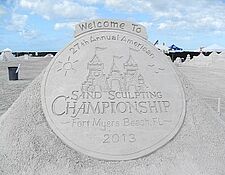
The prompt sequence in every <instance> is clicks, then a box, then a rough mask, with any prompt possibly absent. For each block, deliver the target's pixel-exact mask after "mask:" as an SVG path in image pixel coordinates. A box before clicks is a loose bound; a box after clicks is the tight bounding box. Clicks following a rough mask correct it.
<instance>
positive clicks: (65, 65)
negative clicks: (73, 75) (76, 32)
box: [57, 56, 78, 76]
mask: <svg viewBox="0 0 225 175" xmlns="http://www.w3.org/2000/svg"><path fill="white" fill-rule="evenodd" d="M70 60H71V58H70V56H69V57H68V58H67V60H66V61H63V62H62V61H58V63H59V64H60V65H61V67H60V68H59V69H58V70H57V72H59V71H64V76H66V75H67V73H68V71H70V70H74V71H75V70H76V69H74V68H73V65H74V63H76V62H78V60H75V61H73V62H71V61H70Z"/></svg>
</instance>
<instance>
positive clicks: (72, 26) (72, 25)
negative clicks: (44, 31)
mask: <svg viewBox="0 0 225 175" xmlns="http://www.w3.org/2000/svg"><path fill="white" fill-rule="evenodd" d="M76 24H77V22H62V23H55V25H54V29H55V30H60V29H72V30H75V25H76Z"/></svg>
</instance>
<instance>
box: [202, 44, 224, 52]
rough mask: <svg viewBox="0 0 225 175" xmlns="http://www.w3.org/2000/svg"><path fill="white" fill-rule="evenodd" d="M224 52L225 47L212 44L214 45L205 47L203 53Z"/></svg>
mask: <svg viewBox="0 0 225 175" xmlns="http://www.w3.org/2000/svg"><path fill="white" fill-rule="evenodd" d="M224 50H225V47H223V46H220V45H218V44H212V45H209V46H207V47H204V48H203V49H202V51H203V52H213V51H216V52H221V51H224Z"/></svg>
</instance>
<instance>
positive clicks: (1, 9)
mask: <svg viewBox="0 0 225 175" xmlns="http://www.w3.org/2000/svg"><path fill="white" fill-rule="evenodd" d="M5 13H6V12H5V9H4V7H3V6H1V5H0V16H2V15H4V14H5Z"/></svg>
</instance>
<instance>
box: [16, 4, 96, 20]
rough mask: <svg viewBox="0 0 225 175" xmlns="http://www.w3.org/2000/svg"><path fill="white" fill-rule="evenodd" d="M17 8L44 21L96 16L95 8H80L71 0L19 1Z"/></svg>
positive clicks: (80, 6)
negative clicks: (29, 12) (28, 11)
mask: <svg viewBox="0 0 225 175" xmlns="http://www.w3.org/2000/svg"><path fill="white" fill-rule="evenodd" d="M19 6H20V7H22V8H26V9H29V10H31V11H32V13H34V14H38V15H40V16H42V17H44V18H45V19H48V20H49V19H53V18H63V19H83V18H89V17H93V16H95V15H96V8H94V7H91V6H82V5H80V4H79V3H77V2H74V1H72V0H45V1H37V0H19Z"/></svg>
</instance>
